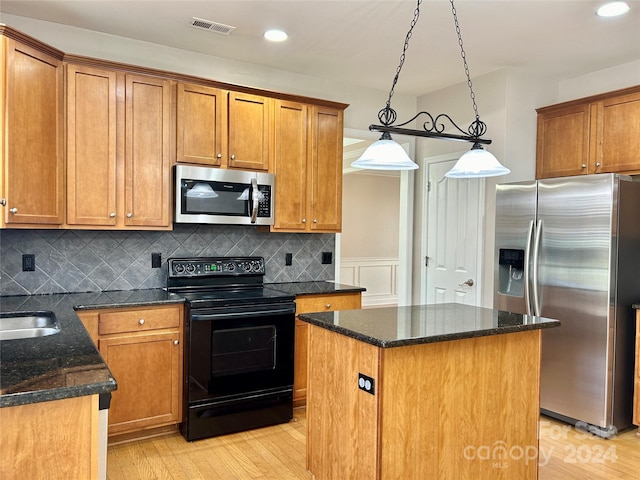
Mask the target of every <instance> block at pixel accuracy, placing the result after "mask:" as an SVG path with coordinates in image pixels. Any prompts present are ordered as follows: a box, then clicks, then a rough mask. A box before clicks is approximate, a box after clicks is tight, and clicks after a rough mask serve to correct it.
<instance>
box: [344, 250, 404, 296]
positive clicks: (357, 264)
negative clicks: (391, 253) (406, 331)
mask: <svg viewBox="0 0 640 480" xmlns="http://www.w3.org/2000/svg"><path fill="white" fill-rule="evenodd" d="M398 264H399V260H398V259H397V258H365V257H362V258H343V259H341V263H340V283H346V284H348V285H355V286H358V287H364V288H366V289H367V291H366V292H363V293H362V306H363V307H374V306H381V305H397V304H398V289H397V271H398Z"/></svg>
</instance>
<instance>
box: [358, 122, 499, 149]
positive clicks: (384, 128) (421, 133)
mask: <svg viewBox="0 0 640 480" xmlns="http://www.w3.org/2000/svg"><path fill="white" fill-rule="evenodd" d="M369 130H371V131H372V132H388V133H397V134H399V135H411V136H413V137H426V138H441V139H443V140H454V141H458V142H470V143H480V144H483V145H490V144H491V139H489V138H478V137H473V136H471V135H454V134H451V133H439V132H429V131H427V130H414V129H411V128H401V127H394V126H391V125H369Z"/></svg>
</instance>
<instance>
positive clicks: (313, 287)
mask: <svg viewBox="0 0 640 480" xmlns="http://www.w3.org/2000/svg"><path fill="white" fill-rule="evenodd" d="M265 286H267V287H269V288H273V289H276V290H280V291H281V292H284V293H289V294H292V295H296V296H301V295H332V294H335V293H357V292H364V291H366V288H362V287H354V286H352V285H345V284H343V283H334V282H327V281H316V282H287V283H268V284H265Z"/></svg>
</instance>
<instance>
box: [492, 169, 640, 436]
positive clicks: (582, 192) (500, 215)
mask: <svg viewBox="0 0 640 480" xmlns="http://www.w3.org/2000/svg"><path fill="white" fill-rule="evenodd" d="M638 301H640V182H638V181H633V180H632V178H631V177H627V176H621V175H615V174H600V175H584V176H576V177H565V178H555V179H546V180H538V181H534V182H527V183H513V184H504V185H498V187H497V192H496V258H495V282H494V307H495V308H499V309H501V310H509V311H512V312H517V313H528V314H532V315H539V316H543V317H548V318H554V319H558V320H560V321H561V326H560V327H559V328H553V329H548V330H545V331H543V334H542V370H541V386H540V389H541V391H540V406H541V409H542V413H544V414H547V415H550V416H552V417H555V418H558V419H560V420H563V421H565V422H569V423H574V424H575V423H577V422H581V424H582V425H584V424H586V425H584V426H586V427H587V428H588V429H589V430H591V431H592V432H594V433H596V434H599V435H601V436H610V435H612V434H614V433H615V432H616V430H617V431H619V430H621V429H624V428H627V427H630V426H631V425H632V403H633V369H634V361H635V358H634V335H635V328H634V325H635V323H634V311H633V310H632V309H631V305H632V304H633V303H637V302H638Z"/></svg>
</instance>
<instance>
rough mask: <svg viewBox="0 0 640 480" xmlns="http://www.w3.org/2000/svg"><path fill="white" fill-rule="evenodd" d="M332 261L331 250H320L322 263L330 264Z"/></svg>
mask: <svg viewBox="0 0 640 480" xmlns="http://www.w3.org/2000/svg"><path fill="white" fill-rule="evenodd" d="M331 262H333V253H332V252H322V264H323V265H331Z"/></svg>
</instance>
